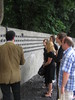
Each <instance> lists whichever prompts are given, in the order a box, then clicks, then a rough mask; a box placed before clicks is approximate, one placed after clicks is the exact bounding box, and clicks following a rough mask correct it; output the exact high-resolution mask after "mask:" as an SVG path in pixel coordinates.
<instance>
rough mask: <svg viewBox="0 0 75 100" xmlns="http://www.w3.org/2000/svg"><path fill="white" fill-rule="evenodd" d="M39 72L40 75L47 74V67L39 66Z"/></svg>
mask: <svg viewBox="0 0 75 100" xmlns="http://www.w3.org/2000/svg"><path fill="white" fill-rule="evenodd" d="M38 74H39V75H40V76H43V75H45V68H44V67H43V65H42V66H41V67H40V68H39V71H38Z"/></svg>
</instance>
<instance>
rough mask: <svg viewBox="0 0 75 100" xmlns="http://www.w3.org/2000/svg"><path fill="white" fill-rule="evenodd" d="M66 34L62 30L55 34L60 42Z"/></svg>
mask: <svg viewBox="0 0 75 100" xmlns="http://www.w3.org/2000/svg"><path fill="white" fill-rule="evenodd" d="M66 36H67V34H66V33H64V32H61V33H59V34H57V37H58V38H59V40H60V41H61V42H62V40H63V38H65V37H66Z"/></svg>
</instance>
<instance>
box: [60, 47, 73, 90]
mask: <svg viewBox="0 0 75 100" xmlns="http://www.w3.org/2000/svg"><path fill="white" fill-rule="evenodd" d="M63 72H66V73H68V74H69V79H68V81H67V84H66V86H65V90H67V91H73V90H75V51H74V49H73V48H72V47H70V48H68V49H67V50H65V51H64V53H63V58H62V60H61V63H60V71H59V79H58V85H59V87H60V88H61V86H62V79H63Z"/></svg>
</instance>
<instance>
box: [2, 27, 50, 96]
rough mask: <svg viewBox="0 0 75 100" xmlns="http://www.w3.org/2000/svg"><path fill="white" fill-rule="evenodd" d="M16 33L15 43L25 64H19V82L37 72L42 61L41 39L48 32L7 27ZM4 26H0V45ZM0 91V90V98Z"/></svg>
mask: <svg viewBox="0 0 75 100" xmlns="http://www.w3.org/2000/svg"><path fill="white" fill-rule="evenodd" d="M7 29H8V30H13V31H15V33H16V37H15V44H17V45H20V46H22V48H23V51H24V57H25V60H26V62H25V64H24V65H23V66H20V69H21V84H23V83H25V82H26V81H28V80H29V79H30V78H32V77H33V76H34V75H36V74H37V72H38V69H39V67H40V66H41V65H42V63H43V39H45V38H47V39H48V38H49V37H50V35H49V34H45V33H39V32H32V31H25V30H20V29H14V28H7ZM5 33H6V28H5V27H2V26H0V45H2V44H4V43H5V42H6V39H5ZM1 97H2V93H1V91H0V98H1Z"/></svg>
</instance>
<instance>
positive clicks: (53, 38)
mask: <svg viewBox="0 0 75 100" xmlns="http://www.w3.org/2000/svg"><path fill="white" fill-rule="evenodd" d="M50 38H52V40H53V43H54V42H55V35H51V36H50Z"/></svg>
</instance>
